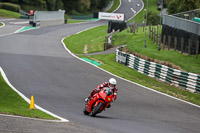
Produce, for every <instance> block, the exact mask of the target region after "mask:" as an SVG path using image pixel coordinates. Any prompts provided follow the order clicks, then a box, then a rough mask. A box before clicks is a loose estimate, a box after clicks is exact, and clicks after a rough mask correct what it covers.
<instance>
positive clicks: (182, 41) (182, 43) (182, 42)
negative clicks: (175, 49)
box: [181, 37, 184, 54]
mask: <svg viewBox="0 0 200 133" xmlns="http://www.w3.org/2000/svg"><path fill="white" fill-rule="evenodd" d="M183 45H184V38H183V37H181V54H182V53H183Z"/></svg>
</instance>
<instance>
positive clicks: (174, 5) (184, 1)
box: [165, 0, 200, 14]
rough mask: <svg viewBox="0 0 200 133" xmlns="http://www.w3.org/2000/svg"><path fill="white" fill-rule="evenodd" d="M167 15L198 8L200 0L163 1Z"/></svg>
mask: <svg viewBox="0 0 200 133" xmlns="http://www.w3.org/2000/svg"><path fill="white" fill-rule="evenodd" d="M165 4H166V5H167V8H168V13H169V14H175V13H179V12H184V11H189V10H194V9H198V8H200V0H165Z"/></svg>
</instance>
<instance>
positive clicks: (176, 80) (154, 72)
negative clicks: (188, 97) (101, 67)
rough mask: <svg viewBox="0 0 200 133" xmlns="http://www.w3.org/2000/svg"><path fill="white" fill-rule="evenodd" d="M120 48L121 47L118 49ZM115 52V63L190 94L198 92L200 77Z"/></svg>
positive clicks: (199, 89)
mask: <svg viewBox="0 0 200 133" xmlns="http://www.w3.org/2000/svg"><path fill="white" fill-rule="evenodd" d="M120 48H121V47H120ZM120 48H117V50H116V61H117V62H119V63H121V64H124V65H125V66H128V67H130V68H132V69H134V70H136V71H138V72H140V73H142V74H145V75H147V76H149V77H152V78H156V79H158V80H161V81H163V82H167V83H170V84H172V85H175V86H177V87H181V88H184V89H186V90H189V91H191V92H200V75H198V74H194V73H188V72H184V71H180V70H177V69H173V68H171V67H168V66H164V65H161V64H157V63H154V62H150V61H147V60H144V59H141V58H138V57H136V56H134V55H132V54H128V53H125V52H122V51H120V50H119V49H120Z"/></svg>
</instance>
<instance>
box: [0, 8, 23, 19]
mask: <svg viewBox="0 0 200 133" xmlns="http://www.w3.org/2000/svg"><path fill="white" fill-rule="evenodd" d="M20 16H21V14H19V13H16V12H13V11H8V10H5V9H0V17H8V18H20Z"/></svg>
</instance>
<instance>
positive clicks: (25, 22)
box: [10, 21, 29, 24]
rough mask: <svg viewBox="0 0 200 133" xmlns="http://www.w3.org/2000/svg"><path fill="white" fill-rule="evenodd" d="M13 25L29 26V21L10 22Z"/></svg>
mask: <svg viewBox="0 0 200 133" xmlns="http://www.w3.org/2000/svg"><path fill="white" fill-rule="evenodd" d="M10 23H11V24H28V23H29V21H23V22H10Z"/></svg>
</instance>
